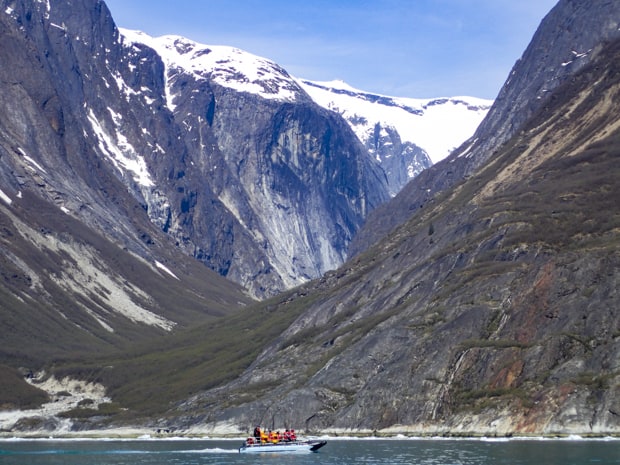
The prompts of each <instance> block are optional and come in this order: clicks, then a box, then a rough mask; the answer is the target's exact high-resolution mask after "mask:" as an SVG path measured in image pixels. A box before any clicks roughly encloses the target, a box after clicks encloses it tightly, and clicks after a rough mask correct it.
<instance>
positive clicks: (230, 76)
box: [120, 29, 301, 110]
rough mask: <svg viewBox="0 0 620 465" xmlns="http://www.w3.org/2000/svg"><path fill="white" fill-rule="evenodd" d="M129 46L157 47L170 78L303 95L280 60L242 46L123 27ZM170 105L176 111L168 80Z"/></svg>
mask: <svg viewBox="0 0 620 465" xmlns="http://www.w3.org/2000/svg"><path fill="white" fill-rule="evenodd" d="M120 32H121V34H122V36H123V38H124V40H125V42H126V43H127V46H133V45H134V44H136V43H138V44H144V45H147V46H148V47H151V48H152V49H153V50H155V51H156V52H157V53H158V54H159V55H160V57H161V58H162V60H163V61H164V63H165V65H166V69H167V72H166V77H167V80H168V79H171V78H173V77H174V76H175V75H176V74H178V73H179V72H184V73H187V74H190V75H192V76H193V77H194V78H195V79H197V80H204V79H210V80H212V81H215V82H217V83H218V84H220V85H222V86H224V87H228V88H232V89H235V90H237V91H239V92H246V93H251V94H257V95H260V96H261V97H263V98H266V99H273V100H280V101H295V100H296V98H297V97H298V96H299V95H300V94H301V92H300V88H299V86H298V84H297V82H296V81H295V80H294V79H293V78H291V76H289V74H288V73H287V72H286V71H285V70H284V69H283V68H281V67H280V66H278V65H277V64H276V63H274V62H273V61H271V60H268V59H266V58H262V57H259V56H256V55H253V54H251V53H248V52H245V51H243V50H240V49H238V48H234V47H228V46H224V45H204V44H199V43H197V42H194V41H192V40H189V39H186V38H184V37H180V36H173V35H168V36H162V37H157V38H153V37H151V36H149V35H147V34H145V33H143V32H141V31H131V30H128V29H120ZM166 89H167V99H168V106H169V107H170V109H171V110H174V108H175V105H174V95H173V93H172V92H171V82H167V83H166Z"/></svg>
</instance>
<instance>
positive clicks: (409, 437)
mask: <svg viewBox="0 0 620 465" xmlns="http://www.w3.org/2000/svg"><path fill="white" fill-rule="evenodd" d="M302 436H304V437H311V438H321V439H327V440H335V441H347V440H348V441H356V440H368V441H372V440H402V441H413V440H418V441H425V440H436V441H439V440H444V441H449V440H452V441H458V440H462V441H498V442H499V441H620V433H617V432H610V433H583V434H575V433H545V434H519V435H516V434H506V435H502V434H483V433H471V434H463V433H449V432H445V433H442V434H437V433H430V432H429V433H427V434H424V433H417V434H412V433H404V432H403V433H387V432H385V433H381V432H352V431H347V432H334V431H330V432H323V433H321V432H314V433H312V434H310V433H308V434H302ZM245 439H246V435H241V434H239V433H236V434H231V433H225V434H209V433H207V432H204V433H199V432H191V433H190V432H181V431H179V432H170V433H158V432H156V431H149V430H146V429H132V428H118V429H116V428H114V429H106V430H88V431H75V432H67V431H57V432H54V431H36V432H35V431H33V432H15V431H0V442H5V441H6V442H9V441H243V440H245Z"/></svg>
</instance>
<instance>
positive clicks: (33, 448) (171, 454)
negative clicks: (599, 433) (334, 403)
mask: <svg viewBox="0 0 620 465" xmlns="http://www.w3.org/2000/svg"><path fill="white" fill-rule="evenodd" d="M239 445H240V441H230V440H228V441H213V440H191V441H190V440H146V441H139V440H132V441H116V440H97V441H87V440H80V441H76V440H66V441H54V440H36V441H30V440H15V441H0V465H26V464H27V465H140V464H148V465H170V464H177V465H194V464H214V465H240V464H243V465H263V464H277V465H281V464H286V465H353V464H356V465H358V464H362V465H401V464H402V465H413V464H416V465H418V464H420V465H456V464H459V465H587V464H596V465H610V464H620V440H615V439H610V440H434V439H420V440H418V439H403V440H400V439H398V440H396V439H389V440H375V439H373V440H331V439H328V443H327V446H325V447H324V448H323V449H321V450H320V451H319V452H318V453H307V452H306V453H290V454H239V453H238V450H237V448H238V446H239Z"/></svg>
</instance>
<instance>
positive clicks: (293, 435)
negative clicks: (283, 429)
mask: <svg viewBox="0 0 620 465" xmlns="http://www.w3.org/2000/svg"><path fill="white" fill-rule="evenodd" d="M291 441H297V435H296V434H295V430H294V429H291Z"/></svg>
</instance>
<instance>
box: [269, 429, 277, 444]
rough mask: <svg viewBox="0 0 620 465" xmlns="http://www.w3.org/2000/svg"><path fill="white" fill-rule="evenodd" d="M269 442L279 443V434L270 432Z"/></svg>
mask: <svg viewBox="0 0 620 465" xmlns="http://www.w3.org/2000/svg"><path fill="white" fill-rule="evenodd" d="M269 442H272V443H274V444H277V442H278V433H276V432H275V431H270V432H269Z"/></svg>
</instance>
